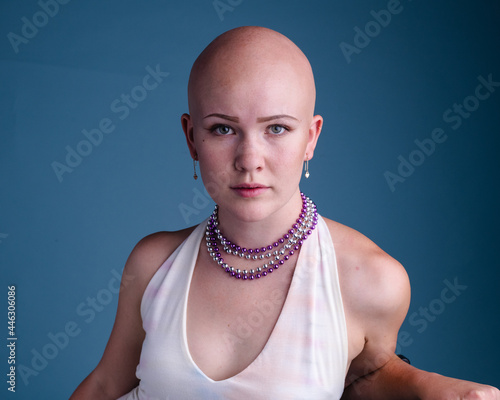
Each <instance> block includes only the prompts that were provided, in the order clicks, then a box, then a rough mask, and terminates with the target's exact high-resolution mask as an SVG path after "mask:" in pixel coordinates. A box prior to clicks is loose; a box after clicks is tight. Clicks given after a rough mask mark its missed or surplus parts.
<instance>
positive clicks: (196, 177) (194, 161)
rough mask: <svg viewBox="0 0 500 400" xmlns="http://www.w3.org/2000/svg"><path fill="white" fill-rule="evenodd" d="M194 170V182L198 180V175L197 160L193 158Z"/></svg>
mask: <svg viewBox="0 0 500 400" xmlns="http://www.w3.org/2000/svg"><path fill="white" fill-rule="evenodd" d="M193 170H194V173H193V178H194V180H196V179H198V175H196V158H193Z"/></svg>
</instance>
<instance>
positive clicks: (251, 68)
mask: <svg viewBox="0 0 500 400" xmlns="http://www.w3.org/2000/svg"><path fill="white" fill-rule="evenodd" d="M273 81H281V82H282V83H283V84H287V83H289V85H287V87H289V91H290V92H289V95H290V96H300V98H301V100H302V101H303V102H304V104H305V107H306V108H307V110H308V114H310V115H311V116H312V115H313V113H314V103H315V97H316V90H315V85H314V78H313V73H312V69H311V65H310V64H309V61H308V60H307V57H306V56H305V55H304V53H303V52H302V51H301V50H300V49H299V48H298V47H297V46H296V45H295V44H294V43H293V42H292V41H291V40H290V39H288V38H287V37H286V36H284V35H282V34H280V33H278V32H276V31H273V30H271V29H267V28H263V27H255V26H246V27H240V28H236V29H232V30H230V31H227V32H225V33H223V34H222V35H220V36H218V37H217V38H215V39H214V40H213V41H212V42H211V43H210V44H209V45H208V46H207V47H206V48H205V50H203V52H202V53H201V54H200V56H199V57H198V58H197V59H196V61H195V62H194V64H193V68H192V70H191V75H190V77H189V84H188V101H189V110H190V113H191V114H193V113H196V112H198V111H200V110H199V100H200V99H201V98H206V97H207V96H211V95H213V93H214V92H217V93H220V92H221V91H224V90H232V91H235V90H240V91H241V92H242V93H245V94H247V95H255V96H258V95H259V93H260V94H262V93H263V92H265V90H266V87H267V86H268V85H269V84H270V83H271V82H273Z"/></svg>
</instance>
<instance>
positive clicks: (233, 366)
mask: <svg viewBox="0 0 500 400" xmlns="http://www.w3.org/2000/svg"><path fill="white" fill-rule="evenodd" d="M282 272H283V273H282ZM281 273H282V274H281ZM292 273H293V270H292V271H290V269H289V271H288V272H285V271H284V270H283V271H279V272H277V273H276V274H275V276H269V277H266V278H265V279H262V278H261V280H260V281H255V282H254V281H251V282H250V281H241V280H237V279H234V278H232V277H229V276H228V275H227V274H226V273H224V272H223V271H220V270H219V269H218V268H217V266H216V265H214V264H213V261H212V260H210V259H205V258H204V257H199V259H198V261H197V264H196V267H195V269H194V272H193V276H192V280H191V285H190V290H189V294H188V303H187V313H186V336H187V342H188V347H189V352H190V354H191V357H192V359H193V361H194V362H195V363H196V364H197V365H198V367H199V368H200V369H201V370H202V371H203V373H204V374H205V375H207V376H208V377H210V378H211V379H213V380H223V379H226V378H229V377H232V376H234V375H236V374H238V373H239V372H241V371H243V370H244V369H245V368H246V367H247V366H249V365H250V364H251V363H252V362H253V361H254V360H255V359H256V358H257V357H258V356H259V354H260V353H261V352H262V350H263V349H264V347H265V346H266V344H267V342H268V340H269V338H270V336H271V334H272V332H273V329H274V327H275V326H276V323H277V321H278V319H279V317H280V314H281V311H282V309H283V305H284V303H285V300H286V297H287V293H288V290H289V286H290V282H291V278H292ZM278 274H281V276H279V275H278Z"/></svg>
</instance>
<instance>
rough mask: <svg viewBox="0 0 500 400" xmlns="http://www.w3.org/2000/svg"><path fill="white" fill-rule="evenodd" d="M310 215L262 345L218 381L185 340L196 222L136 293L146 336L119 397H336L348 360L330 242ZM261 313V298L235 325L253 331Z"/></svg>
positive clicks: (199, 233)
mask: <svg viewBox="0 0 500 400" xmlns="http://www.w3.org/2000/svg"><path fill="white" fill-rule="evenodd" d="M318 219H319V221H318V225H317V226H316V229H315V230H314V231H313V233H312V235H310V236H309V238H308V239H307V240H306V241H305V242H304V245H303V246H302V248H301V251H300V253H299V256H298V260H297V264H296V268H295V271H294V275H293V278H292V283H291V285H290V289H289V292H288V295H287V297H286V300H285V303H284V305H283V309H282V311H281V314H280V316H279V318H278V321H277V322H276V325H275V327H274V330H273V331H272V333H271V336H270V337H269V340H268V342H267V343H266V345H265V347H264V349H263V350H262V352H261V353H260V354H259V355H258V356H257V358H256V359H255V360H254V361H253V362H252V363H251V364H250V365H249V366H248V367H247V368H245V369H244V370H243V371H241V372H240V373H238V374H236V375H235V376H233V377H230V378H228V379H224V380H221V381H214V380H212V379H210V378H209V377H208V376H206V375H205V374H204V373H203V372H202V371H201V370H200V369H199V368H198V366H197V365H196V364H195V363H194V361H193V359H192V358H191V355H190V353H189V348H188V345H187V339H186V308H187V297H188V293H189V287H190V283H191V277H192V274H193V270H194V266H195V262H196V259H197V256H198V249H199V245H200V241H201V240H202V239H203V238H204V233H205V225H206V222H205V223H202V224H200V225H199V226H198V227H196V229H195V230H194V231H193V232H192V233H191V235H190V236H189V237H188V238H187V239H186V240H185V241H184V242H183V243H182V244H181V245H180V246H179V247H178V248H177V249H176V250H175V252H174V253H173V254H172V255H171V256H170V257H169V258H168V260H166V261H165V263H164V264H163V265H162V266H161V267H160V268H159V269H158V271H157V272H156V274H155V275H154V276H153V278H152V279H151V281H150V282H149V285H148V286H147V288H146V290H145V292H144V296H143V299H142V304H141V315H142V320H143V327H144V330H145V332H146V337H145V340H144V343H143V345H142V352H141V358H140V362H139V365H138V366H137V371H136V375H137V377H138V378H139V379H140V384H139V386H137V387H136V388H135V389H133V390H132V391H131V392H129V393H128V394H126V395H124V396H122V397H120V399H119V400H167V399H168V400H179V399H202V400H207V399H234V400H242V399H252V400H260V399H262V400H264V399H266V400H267V399H269V400H270V399H273V400H287V399H297V400H304V399H328V400H332V399H340V397H341V396H342V392H343V389H344V380H345V376H346V373H347V362H348V360H347V357H348V356H347V350H348V349H347V331H346V322H345V315H344V308H343V305H342V297H341V293H340V286H339V279H338V272H337V262H336V258H335V250H334V247H333V242H332V239H331V236H330V232H329V230H328V227H327V225H326V223H325V221H324V220H323V218H321V217H318ZM214 268H215V267H214ZM283 268H286V265H284V266H283ZM217 272H220V273H223V272H222V271H217ZM275 273H277V274H279V273H280V272H279V271H276V272H275ZM231 279H234V278H230V277H229V276H228V284H231ZM261 279H272V277H266V278H261ZM252 283H253V282H248V284H249V285H251V284H252ZM265 312H266V305H265V303H263V304H262V307H261V309H260V311H257V310H256V311H255V312H253V313H251V314H250V315H248V316H244V318H243V321H245V322H246V323H247V324H246V325H242V329H243V328H246V329H253V328H252V324H253V326H255V327H256V328H257V327H258V320H259V318H264V317H265Z"/></svg>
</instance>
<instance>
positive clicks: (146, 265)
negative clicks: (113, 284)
mask: <svg viewBox="0 0 500 400" xmlns="http://www.w3.org/2000/svg"><path fill="white" fill-rule="evenodd" d="M195 228H196V226H192V227H190V228H186V229H183V230H179V231H171V232H167V231H162V232H156V233H153V234H150V235H148V236H146V237H144V238H142V239H141V240H140V241H139V242H138V243H137V244H136V245H135V247H134V248H133V250H132V252H131V253H130V255H129V257H128V259H127V262H126V264H125V268H124V271H123V272H124V275H125V274H128V275H129V276H132V277H134V278H137V279H138V283H139V285H137V286H145V284H146V285H147V283H148V282H149V281H150V280H151V278H152V277H153V275H154V274H155V273H156V271H157V270H158V269H159V268H160V266H161V265H162V264H163V263H164V262H165V261H166V260H167V259H168V257H170V255H171V254H172V253H173V252H174V251H175V250H176V249H177V247H179V246H180V245H181V243H182V242H183V241H184V240H185V239H186V238H187V237H188V236H189V235H190V234H191V232H193V230H194V229H195Z"/></svg>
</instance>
